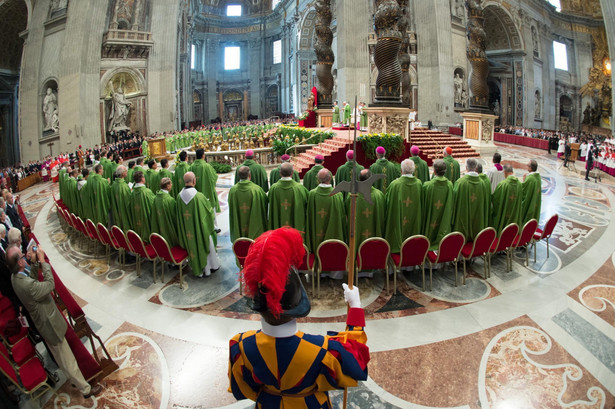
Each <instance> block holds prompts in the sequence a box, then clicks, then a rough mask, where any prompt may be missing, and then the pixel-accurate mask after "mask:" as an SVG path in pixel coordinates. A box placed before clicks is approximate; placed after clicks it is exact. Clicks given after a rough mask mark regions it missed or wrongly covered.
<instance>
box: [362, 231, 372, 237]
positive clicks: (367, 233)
mask: <svg viewBox="0 0 615 409" xmlns="http://www.w3.org/2000/svg"><path fill="white" fill-rule="evenodd" d="M361 235H362V236H363V239H367V238H368V237H369V236H371V232H370V231H369V230H368V229H365V231H364V232H363V234H361Z"/></svg>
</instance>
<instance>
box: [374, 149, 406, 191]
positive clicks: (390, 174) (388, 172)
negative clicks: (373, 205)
mask: <svg viewBox="0 0 615 409" xmlns="http://www.w3.org/2000/svg"><path fill="white" fill-rule="evenodd" d="M384 155H386V150H385V149H384V148H383V147H382V146H379V147H377V148H376V157H377V158H378V159H377V160H376V162H374V164H373V165H372V166H370V167H369V170H371V171H372V173H373V174H375V175H378V174H383V175H385V176H386V177H385V178H384V179H379V180H377V181H376V183H374V187H375V188H376V189H378V190H380V191H381V192H382V193H386V191H387V186H389V185H390V184H391V183H393V181H394V180H395V179H397V178H398V177H400V176H401V171H400V169H399V167H398V165H397V164H395V163H393V162H389V161H388V160H387V159H386V158H385V157H384Z"/></svg>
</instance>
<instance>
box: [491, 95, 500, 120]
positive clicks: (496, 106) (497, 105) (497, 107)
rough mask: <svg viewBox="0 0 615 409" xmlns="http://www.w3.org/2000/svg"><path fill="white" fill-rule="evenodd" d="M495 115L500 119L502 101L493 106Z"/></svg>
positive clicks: (496, 101)
mask: <svg viewBox="0 0 615 409" xmlns="http://www.w3.org/2000/svg"><path fill="white" fill-rule="evenodd" d="M493 115H495V116H497V117H498V118H499V117H500V101H498V100H497V99H496V100H495V103H494V104H493Z"/></svg>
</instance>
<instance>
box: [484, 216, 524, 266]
mask: <svg viewBox="0 0 615 409" xmlns="http://www.w3.org/2000/svg"><path fill="white" fill-rule="evenodd" d="M518 233H519V225H518V224H517V223H511V224H509V225H508V226H506V227H504V230H502V233H500V237H496V239H495V240H494V241H493V244H492V245H491V249H490V250H489V276H491V257H492V256H493V255H494V254H497V253H499V252H501V251H503V252H505V253H506V271H507V272H508V271H510V270H512V246H513V242H514V241H515V237H517V234H518Z"/></svg>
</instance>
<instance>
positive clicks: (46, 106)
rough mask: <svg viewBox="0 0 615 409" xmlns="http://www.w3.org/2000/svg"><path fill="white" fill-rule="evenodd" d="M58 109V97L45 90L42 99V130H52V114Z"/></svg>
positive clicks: (51, 91) (49, 89)
mask: <svg viewBox="0 0 615 409" xmlns="http://www.w3.org/2000/svg"><path fill="white" fill-rule="evenodd" d="M57 109H58V97H57V96H56V93H55V92H54V91H53V90H52V89H51V88H47V94H46V95H45V98H44V99H43V114H44V115H45V126H44V128H43V130H45V131H48V130H50V129H52V126H53V113H54V112H56V111H57Z"/></svg>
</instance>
